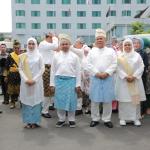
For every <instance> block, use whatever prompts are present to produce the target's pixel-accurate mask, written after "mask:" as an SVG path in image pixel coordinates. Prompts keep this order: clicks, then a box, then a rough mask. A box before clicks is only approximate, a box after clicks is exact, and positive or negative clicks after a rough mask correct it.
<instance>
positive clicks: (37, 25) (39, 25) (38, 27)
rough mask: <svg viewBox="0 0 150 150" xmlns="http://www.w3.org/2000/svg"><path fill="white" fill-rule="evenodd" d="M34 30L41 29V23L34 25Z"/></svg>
mask: <svg viewBox="0 0 150 150" xmlns="http://www.w3.org/2000/svg"><path fill="white" fill-rule="evenodd" d="M32 29H41V24H40V23H32Z"/></svg>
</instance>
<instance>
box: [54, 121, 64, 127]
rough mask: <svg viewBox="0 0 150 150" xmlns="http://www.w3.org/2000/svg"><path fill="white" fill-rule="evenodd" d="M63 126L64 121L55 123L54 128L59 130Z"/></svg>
mask: <svg viewBox="0 0 150 150" xmlns="http://www.w3.org/2000/svg"><path fill="white" fill-rule="evenodd" d="M64 125H65V121H58V122H57V123H56V127H57V128H61V127H63V126H64Z"/></svg>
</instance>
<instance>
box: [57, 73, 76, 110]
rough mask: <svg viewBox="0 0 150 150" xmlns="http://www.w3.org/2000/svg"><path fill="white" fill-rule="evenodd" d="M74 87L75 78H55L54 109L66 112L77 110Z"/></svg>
mask: <svg viewBox="0 0 150 150" xmlns="http://www.w3.org/2000/svg"><path fill="white" fill-rule="evenodd" d="M75 85H76V78H74V77H65V76H56V77H55V98H54V104H55V105H54V106H55V108H57V109H59V110H66V111H75V110H76V109H77V94H76V92H75Z"/></svg>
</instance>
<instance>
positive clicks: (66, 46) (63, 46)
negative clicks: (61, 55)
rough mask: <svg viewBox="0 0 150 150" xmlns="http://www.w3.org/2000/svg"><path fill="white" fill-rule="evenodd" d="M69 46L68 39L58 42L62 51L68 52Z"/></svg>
mask: <svg viewBox="0 0 150 150" xmlns="http://www.w3.org/2000/svg"><path fill="white" fill-rule="evenodd" d="M69 48H70V43H69V42H68V41H63V42H62V43H61V44H60V49H61V50H62V51H64V52H68V51H69Z"/></svg>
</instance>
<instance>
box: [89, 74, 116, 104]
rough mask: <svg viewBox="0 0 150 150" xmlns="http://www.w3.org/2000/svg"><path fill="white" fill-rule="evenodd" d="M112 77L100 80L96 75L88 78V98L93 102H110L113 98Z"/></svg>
mask: <svg viewBox="0 0 150 150" xmlns="http://www.w3.org/2000/svg"><path fill="white" fill-rule="evenodd" d="M114 87H115V86H114V79H113V77H111V76H110V77H108V78H106V79H104V80H101V79H99V78H96V77H93V76H92V77H91V80H90V99H91V101H94V102H104V103H108V102H112V100H114V99H115V92H114Z"/></svg>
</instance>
